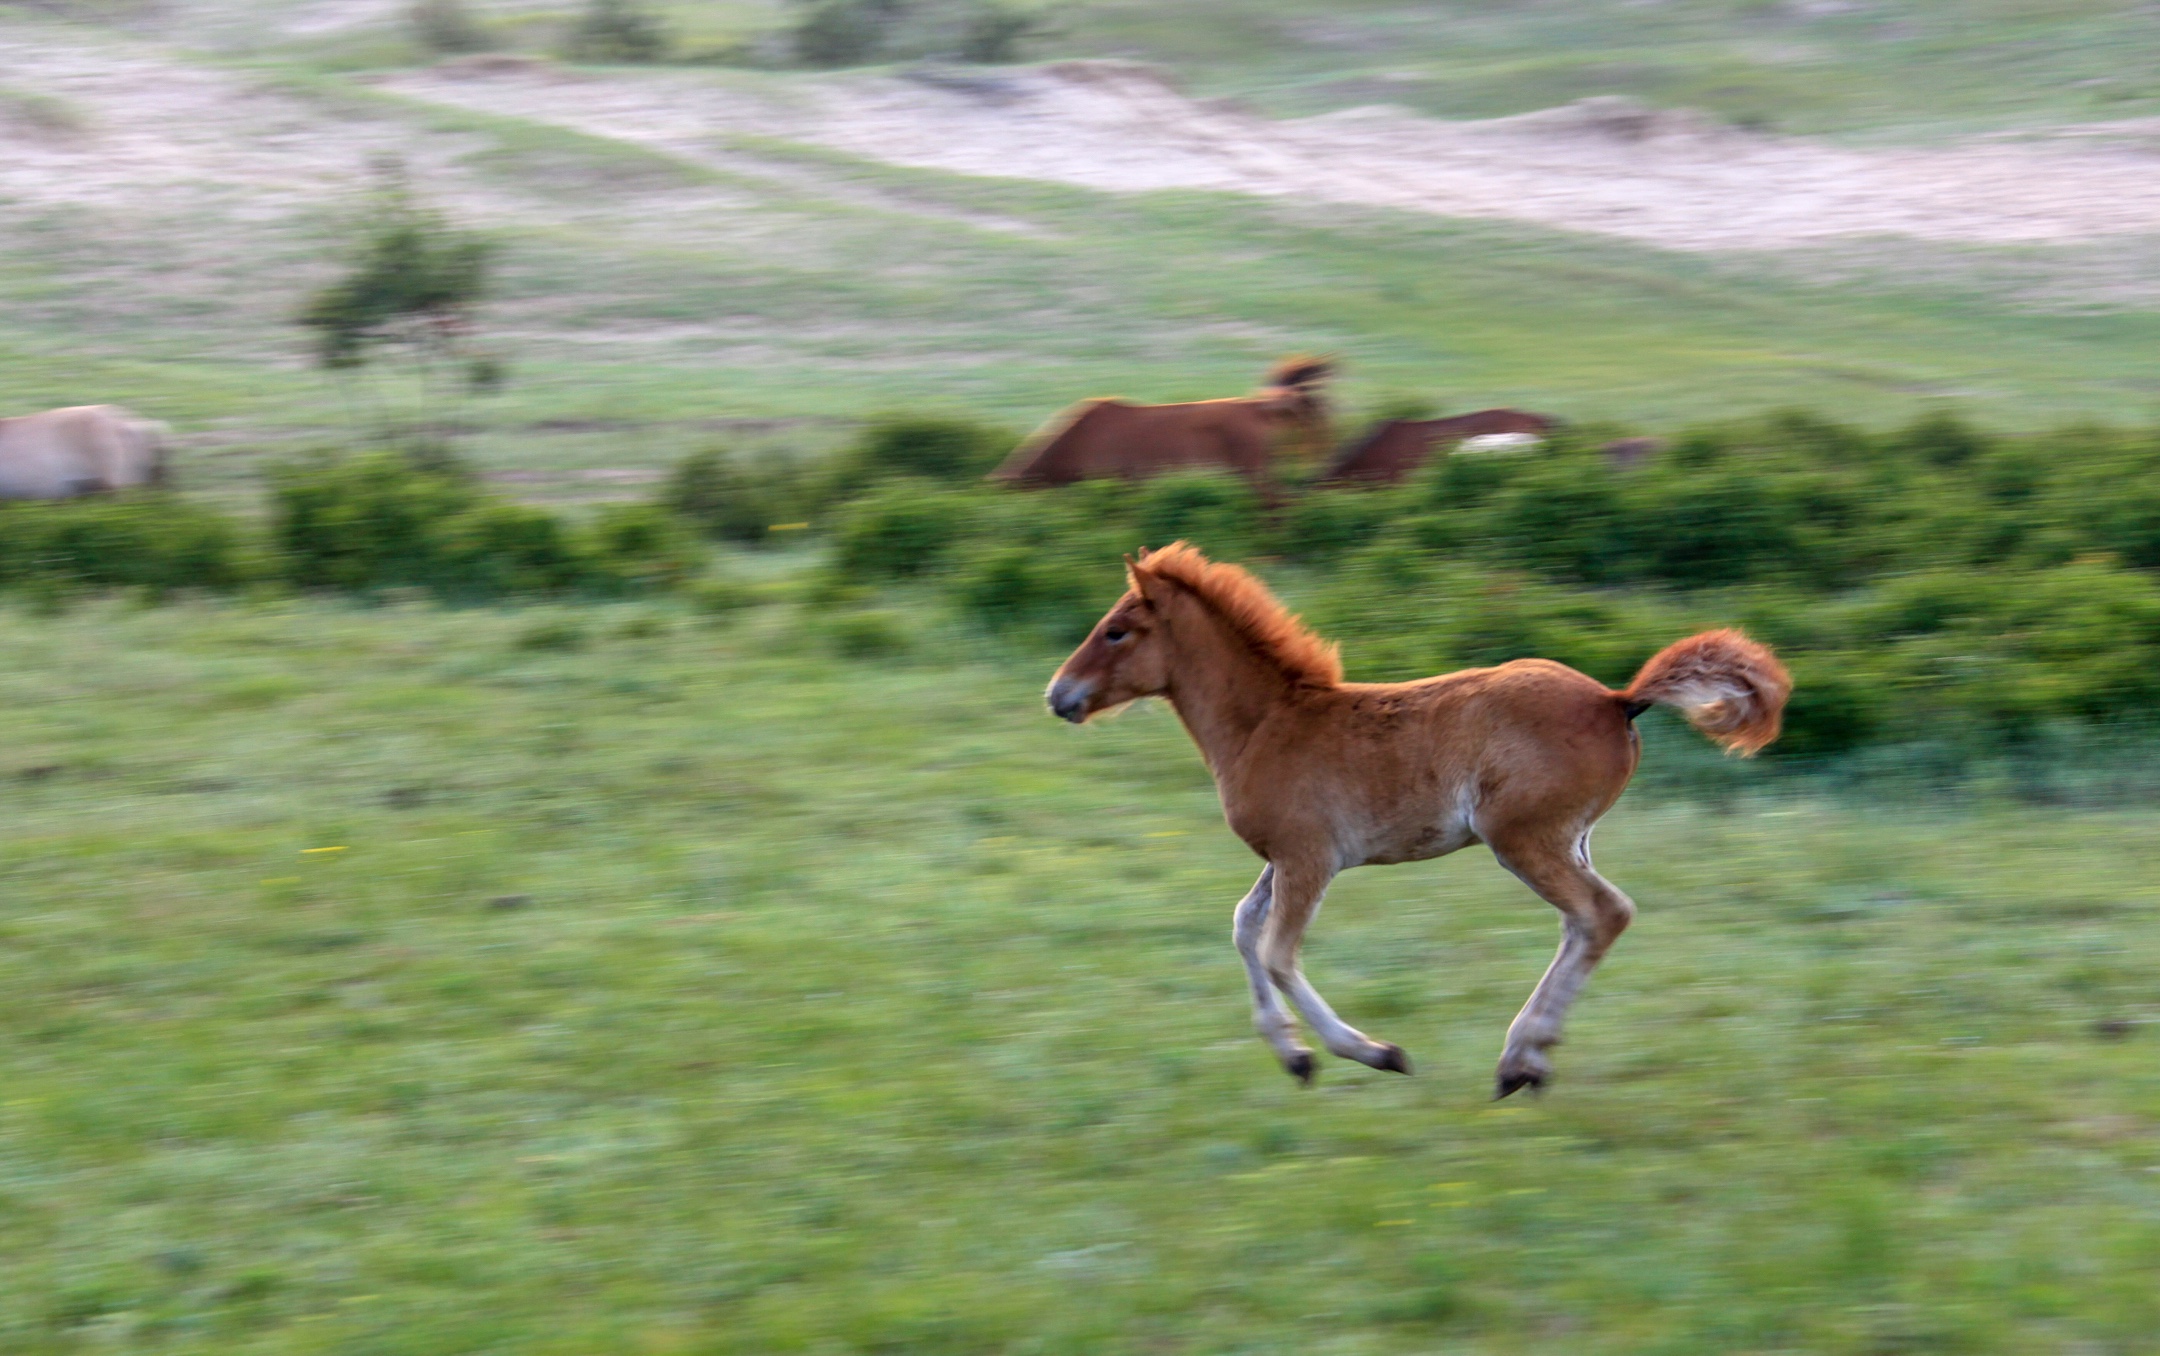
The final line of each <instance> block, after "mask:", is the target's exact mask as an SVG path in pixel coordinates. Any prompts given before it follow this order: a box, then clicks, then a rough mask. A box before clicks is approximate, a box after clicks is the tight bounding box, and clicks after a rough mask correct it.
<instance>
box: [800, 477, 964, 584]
mask: <svg viewBox="0 0 2160 1356" xmlns="http://www.w3.org/2000/svg"><path fill="white" fill-rule="evenodd" d="M986 498H987V496H985V495H984V494H983V493H982V492H980V491H976V492H961V491H955V490H946V489H940V488H938V487H937V486H934V485H927V484H924V483H923V482H921V481H912V480H902V481H894V482H893V483H891V484H888V485H884V486H881V487H879V488H878V489H876V490H874V491H872V492H871V493H870V494H868V495H866V496H864V497H863V498H862V499H860V500H858V501H856V502H855V503H852V504H850V505H848V506H847V508H846V510H845V511H844V512H843V514H842V515H841V518H840V520H839V524H838V526H837V527H836V529H835V530H834V533H833V564H834V566H835V567H836V568H837V570H838V571H839V573H840V575H841V576H842V577H844V578H848V579H904V578H907V577H909V576H912V575H917V574H921V573H922V572H923V571H925V570H927V569H929V568H930V567H931V566H932V565H934V564H936V563H938V562H939V561H940V560H942V559H943V558H944V557H945V556H946V555H947V553H949V552H950V551H951V550H952V549H953V547H954V546H955V545H956V544H957V543H959V542H961V541H962V540H965V539H966V538H967V537H968V536H969V535H970V534H971V532H972V530H973V528H974V525H975V524H976V523H977V522H979V521H980V519H981V518H982V516H983V513H984V509H985V499H986Z"/></svg>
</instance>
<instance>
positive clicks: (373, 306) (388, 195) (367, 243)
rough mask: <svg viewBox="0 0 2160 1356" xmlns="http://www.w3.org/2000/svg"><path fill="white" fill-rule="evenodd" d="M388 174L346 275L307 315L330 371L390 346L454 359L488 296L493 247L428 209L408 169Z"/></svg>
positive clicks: (390, 169) (384, 171) (389, 169)
mask: <svg viewBox="0 0 2160 1356" xmlns="http://www.w3.org/2000/svg"><path fill="white" fill-rule="evenodd" d="M380 174H381V178H380V182H379V183H378V184H377V186H376V189H375V192H374V195H373V198H372V200H371V202H370V204H369V207H368V212H367V215H366V217H365V219H364V220H363V221H362V223H361V227H360V231H359V239H358V241H357V245H356V248H355V250H354V258H353V260H352V262H351V264H350V266H349V267H348V268H347V270H346V274H345V276H344V277H342V278H340V279H339V280H338V281H336V282H334V283H331V284H330V285H329V286H327V287H325V288H323V289H322V290H321V291H319V292H317V293H316V294H315V295H314V296H313V297H311V298H309V300H308V303H307V305H306V306H305V307H304V308H303V309H302V311H301V313H300V323H301V324H302V325H305V326H306V327H307V328H309V329H311V330H313V331H315V353H316V357H317V359H318V361H320V362H321V363H322V365H323V366H324V367H330V368H341V367H357V366H359V365H360V364H361V363H363V362H365V361H366V360H367V355H368V351H369V350H370V349H371V348H373V347H374V346H376V345H378V344H383V343H403V344H407V345H411V346H415V347H417V348H418V349H420V350H421V351H422V352H423V353H430V354H447V353H448V352H449V351H450V350H451V349H452V348H454V347H455V345H456V344H457V342H458V341H459V339H460V337H461V336H462V335H463V334H465V333H466V332H467V331H468V330H469V329H470V328H471V314H472V310H473V308H474V307H475V306H477V305H478V304H479V303H480V302H481V301H482V300H483V299H484V298H485V297H486V295H487V287H488V266H489V263H490V261H491V259H492V257H493V254H494V246H493V244H492V243H491V242H489V241H488V240H486V239H484V238H483V237H480V236H477V235H474V234H472V233H470V232H467V231H461V230H457V229H456V228H454V227H452V226H451V225H450V224H449V222H448V221H447V220H445V219H444V218H443V216H442V215H441V214H440V213H437V212H435V211H432V210H430V209H429V208H427V207H424V206H422V205H421V203H420V202H419V201H418V199H416V198H415V197H414V196H413V193H412V188H411V185H410V184H409V183H408V182H407V181H406V178H405V175H404V171H403V170H402V168H400V167H397V166H395V165H385V166H383V167H382V168H381V171H380Z"/></svg>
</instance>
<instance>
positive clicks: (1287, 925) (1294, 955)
mask: <svg viewBox="0 0 2160 1356" xmlns="http://www.w3.org/2000/svg"><path fill="white" fill-rule="evenodd" d="M1274 870H1275V868H1274V866H1272V865H1270V866H1269V867H1268V870H1267V872H1263V873H1262V875H1261V879H1262V880H1263V881H1266V880H1267V879H1268V878H1269V875H1270V874H1271V873H1273V872H1274ZM1327 886H1328V874H1327V873H1324V872H1308V871H1297V870H1294V869H1293V870H1285V871H1284V872H1283V873H1282V875H1281V876H1280V877H1279V878H1277V879H1276V880H1275V882H1274V896H1275V898H1274V902H1273V905H1272V907H1271V908H1270V909H1269V910H1268V911H1267V916H1266V920H1265V922H1266V927H1265V931H1264V932H1263V934H1262V936H1261V938H1260V964H1261V966H1262V967H1263V968H1264V969H1265V970H1266V973H1267V977H1268V978H1270V979H1272V980H1273V981H1274V982H1275V984H1276V985H1277V987H1279V988H1280V989H1281V990H1282V991H1283V993H1285V994H1286V995H1288V996H1289V999H1290V1001H1291V1002H1292V1003H1295V1004H1297V1010H1298V1011H1299V1012H1300V1013H1302V1014H1304V1017H1305V1021H1306V1023H1307V1024H1308V1025H1310V1026H1311V1027H1312V1029H1313V1031H1314V1033H1315V1034H1316V1035H1318V1036H1319V1037H1320V1043H1321V1044H1322V1045H1325V1046H1326V1047H1327V1048H1328V1053H1329V1054H1331V1055H1338V1056H1340V1057H1342V1058H1343V1059H1354V1060H1356V1061H1357V1062H1358V1063H1360V1064H1369V1065H1371V1066H1372V1067H1373V1068H1375V1069H1387V1070H1390V1071H1392V1072H1394V1073H1402V1074H1406V1073H1408V1072H1410V1057H1409V1056H1408V1055H1406V1054H1404V1053H1403V1049H1402V1047H1401V1046H1399V1045H1391V1044H1389V1043H1388V1042H1386V1041H1376V1040H1374V1039H1373V1038H1372V1037H1370V1036H1368V1035H1366V1034H1365V1033H1364V1032H1362V1031H1360V1030H1358V1029H1357V1028H1356V1027H1354V1026H1352V1025H1350V1024H1349V1023H1348V1022H1346V1021H1344V1020H1343V1019H1342V1018H1340V1017H1337V1016H1336V1015H1335V1010H1334V1009H1333V1008H1331V1007H1329V1006H1328V1005H1327V1000H1326V999H1324V998H1322V997H1321V996H1320V993H1319V991H1318V990H1317V989H1315V988H1313V986H1312V984H1311V983H1310V982H1309V981H1308V980H1307V979H1306V978H1305V971H1304V970H1303V969H1302V968H1301V967H1300V966H1299V965H1298V946H1299V944H1300V943H1301V942H1302V941H1303V940H1304V937H1305V927H1306V925H1307V924H1308V923H1310V922H1311V921H1312V916H1313V914H1314V913H1315V912H1317V911H1318V910H1319V908H1320V897H1321V896H1322V895H1323V894H1325V893H1327ZM1239 949H1240V950H1243V949H1244V948H1243V945H1242V943H1241V944H1240V947H1239ZM1246 963H1247V966H1248V967H1250V965H1251V963H1252V962H1251V960H1250V958H1248V960H1247V962H1246ZM1256 987H1257V981H1256ZM1284 1066H1285V1067H1286V1068H1288V1069H1289V1070H1290V1072H1292V1073H1294V1074H1296V1075H1297V1076H1298V1077H1299V1078H1301V1079H1304V1080H1307V1081H1310V1080H1311V1078H1312V1068H1311V1062H1310V1060H1309V1059H1308V1061H1307V1063H1306V1066H1305V1067H1304V1068H1303V1069H1300V1068H1299V1067H1297V1066H1296V1065H1293V1064H1291V1063H1290V1062H1289V1061H1288V1060H1285V1061H1284Z"/></svg>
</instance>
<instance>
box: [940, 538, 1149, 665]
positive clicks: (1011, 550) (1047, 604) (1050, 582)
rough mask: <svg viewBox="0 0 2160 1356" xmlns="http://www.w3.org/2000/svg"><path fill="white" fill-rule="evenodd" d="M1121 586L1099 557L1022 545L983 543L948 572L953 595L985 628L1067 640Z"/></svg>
mask: <svg viewBox="0 0 2160 1356" xmlns="http://www.w3.org/2000/svg"><path fill="white" fill-rule="evenodd" d="M1106 586H1107V587H1106ZM1121 586H1122V580H1120V579H1119V577H1118V575H1117V574H1116V573H1115V571H1114V569H1110V568H1106V567H1105V563H1104V562H1103V561H1102V560H1093V561H1088V560H1080V559H1077V558H1075V556H1074V555H1072V554H1068V553H1058V554H1052V553H1049V552H1045V551H1043V550H1041V549H1039V548H1037V547H1033V546H1027V545H1015V544H1006V545H988V546H985V547H983V548H982V549H981V550H980V551H978V552H977V553H975V554H974V555H972V556H971V557H970V558H969V559H968V560H967V561H966V562H965V563H964V564H963V565H962V567H961V568H960V570H959V571H958V573H957V574H956V576H955V577H954V580H953V600H954V602H956V603H957V604H958V605H959V606H960V608H961V609H962V610H963V611H964V612H965V613H966V615H967V616H968V617H969V618H971V619H972V620H974V621H976V622H978V623H980V624H981V625H982V626H983V627H984V628H986V629H988V630H991V631H995V632H1000V633H1006V632H1019V633H1027V634H1032V635H1035V636H1039V637H1041V638H1042V639H1044V640H1046V641H1048V642H1050V643H1052V644H1059V645H1070V644H1073V643H1076V642H1077V641H1079V640H1080V639H1081V638H1082V637H1083V636H1085V635H1087V633H1088V629H1089V628H1090V627H1092V626H1093V625H1094V624H1095V619H1096V618H1098V617H1100V616H1101V615H1102V614H1103V612H1104V610H1105V609H1107V608H1108V607H1109V606H1110V604H1111V602H1112V601H1114V600H1115V599H1116V598H1117V596H1118V592H1119V589H1120V587H1121Z"/></svg>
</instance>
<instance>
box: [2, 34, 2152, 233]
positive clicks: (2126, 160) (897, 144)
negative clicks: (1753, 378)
mask: <svg viewBox="0 0 2160 1356" xmlns="http://www.w3.org/2000/svg"><path fill="white" fill-rule="evenodd" d="M333 7H334V6H333ZM381 83H382V85H383V86H384V87H386V88H388V89H390V90H393V91H396V92H399V93H402V94H405V95H409V96H412V97H415V98H419V99H425V100H430V101H435V102H440V103H444V104H452V105H457V106H459V107H463V108H469V109H475V110H480V111H485V112H493V113H502V114H510V115H515V116H518V117H523V118H530V119H534V120H538V121H542V122H549V123H555V124H558V125H561V126H565V127H570V128H574V129H576V130H579V131H583V132H588V133H592V134H597V135H600V136H606V137H612V138H617V139H620V140H623V141H627V142H631V143H634V144H638V145H641V146H645V147H648V148H650V149H654V150H658V151H662V152H665V153H668V154H671V155H675V156H679V157H682V158H684V159H687V160H692V161H697V162H701V163H706V164H713V165H719V166H729V167H735V168H742V167H744V162H743V157H741V156H740V155H739V154H738V153H735V152H732V151H731V150H730V148H729V145H728V139H729V138H730V137H736V136H761V137H775V138H781V139H785V140H791V141H797V142H804V143H809V144H814V145H820V146H826V147H831V148H834V149H837V150H841V151H846V152H849V153H852V154H855V155H860V156H863V157H866V158H869V159H873V160H879V161H885V162H889V163H893V164H899V165H912V166H922V167H929V168H936V169H943V170H951V171H956V172H959V173H963V174H981V175H1000V176H1009V177H1016V178H1022V179H1037V180H1047V181H1052V182H1058V183H1069V184H1077V185H1083V186H1086V187H1089V188H1096V189H1105V190H1110V191H1115V192H1130V191H1139V190H1147V189H1170V188H1195V189H1215V190H1223V191H1229V192H1237V193H1249V194H1254V195H1259V196H1265V197H1273V198H1288V199H1298V200H1303V201H1308V202H1320V203H1330V202H1332V203H1345V204H1361V205H1372V206H1382V207H1392V208H1403V209H1409V210H1412V211H1419V212H1428V213H1432V214H1435V215H1439V216H1450V217H1479V218H1489V219H1503V220H1515V221H1525V222H1533V223H1536V224H1538V225H1541V226H1549V227H1557V228H1560V229H1564V230H1571V231H1583V232H1590V233H1595V234H1602V235H1609V236H1617V237H1621V238H1625V239H1628V240H1633V241H1638V242H1641V243H1644V244H1649V245H1655V246H1659V247H1663V248H1668V249H1681V250H1714V251H1732V250H1739V251H1765V250H1771V251H1775V250H1787V249H1795V248H1801V247H1807V246H1815V245H1822V244H1826V243H1832V242H1836V241H1840V240H1852V239H1854V238H1859V237H1878V238H1881V237H1902V238H1906V239H1909V240H1917V241H1930V242H1950V243H1970V244H1988V245H2007V244H2070V243H2077V242H2088V241H2094V240H2103V239H2108V238H2125V237H2134V236H2140V235H2160V120H2152V121H2146V122H2139V123H2130V122H2125V123H2113V124H2095V125H2089V126H2084V127H2075V128H2068V129H2059V130H2056V131H2053V132H2050V133H2047V134H2045V135H2034V136H2030V137H2025V138H2001V137H1998V138H1990V139H1976V140H1970V141H1965V142H1961V143H1957V144H1952V145H1947V146H1938V147H1928V148H1898V149H1859V148H1853V147H1846V146H1838V145H1832V144H1828V143H1823V142H1814V141H1806V140H1800V139H1794V138H1787V137H1774V136H1766V135H1760V134H1756V133H1751V132H1746V131H1742V130H1739V129H1735V128H1731V127H1726V126H1722V125H1719V124H1716V123H1713V122H1711V121H1709V120H1707V119H1704V118H1701V117H1699V116H1696V115H1693V114H1689V113H1686V112H1673V111H1659V110H1653V109H1648V108H1644V107H1642V106H1640V105H1636V104H1633V103H1630V102H1628V101H1625V100H1617V99H1594V100H1586V101H1584V102H1582V103H1578V104H1572V105H1568V106H1566V107H1562V108H1555V109H1548V110H1545V111H1543V112H1539V113H1532V114H1525V115H1522V116H1519V117H1513V118H1502V119H1495V120H1490V121H1483V122H1441V121H1436V120H1433V119H1428V118H1420V117H1415V116H1412V115H1410V114H1407V113H1404V112H1401V111H1399V110H1391V109H1386V108H1366V109H1356V110H1351V111H1348V112H1342V113H1335V114H1329V115H1326V116H1322V117H1315V118H1304V119H1297V120H1290V121H1276V120H1270V119H1267V118H1263V117H1260V116H1257V115H1255V114H1253V113H1251V112H1248V111H1246V110H1243V109H1240V108H1237V107H1234V106H1230V105H1227V104H1224V103H1220V102H1210V101H1202V100H1195V99H1191V98H1188V97H1186V96H1185V95H1183V94H1182V93H1180V92H1179V91H1178V90H1177V89H1176V88H1175V87H1174V86H1173V85H1172V84H1171V83H1170V82H1169V81H1167V80H1166V79H1165V78H1164V77H1163V76H1162V75H1161V74H1160V73H1159V72H1157V71H1155V70H1152V69H1150V68H1147V67H1143V66H1137V65H1132V64H1129V63H1118V62H1063V63H1058V64H1054V65H1050V66H1045V67H1041V68H1036V69H1030V70H1018V71H1001V72H983V71H951V72H942V73H941V72H934V71H933V72H917V73H914V74H912V75H904V76H892V75H882V76H855V77H841V78H828V79H819V80H779V79H769V78H768V79H759V78H743V77H718V78H715V77H713V76H711V75H708V74H704V73H698V72H682V71H672V72H655V73H650V74H641V75H629V74H607V75H601V74H594V73H587V72H578V71H570V70H563V69H558V68H556V67H553V66H551V65H549V64H547V63H544V62H533V61H521V60H516V59H502V58H477V59H468V60H466V61H462V62H452V63H446V64H445V65H442V66H438V67H436V68H433V69H431V70H427V71H420V72H410V73H405V74H400V75H397V76H394V77H389V78H386V79H384V80H383V81H382V82H381ZM0 88H7V89H13V90H17V91H34V92H37V93H39V94H44V95H51V96H57V97H58V98H59V99H61V100H64V101H65V102H66V104H67V105H68V107H69V108H70V109H71V110H74V111H75V112H77V113H79V114H80V120H81V123H82V130H81V131H79V132H73V133H56V132H54V131H52V130H51V129H49V128H40V127H37V126H32V125H29V124H27V123H24V122H22V121H21V120H17V121H14V122H10V121H8V120H5V119H0V197H4V198H6V199H10V200H12V201H14V202H16V203H18V204H51V203H59V202H96V203H99V204H101V205H103V206H105V207H108V208H109V207H112V206H115V205H121V204H126V203H130V202H134V203H138V204H144V205H155V206H156V207H158V208H161V209H171V208H175V207H178V206H181V205H182V203H183V202H184V201H185V200H187V199H190V198H193V199H196V200H198V201H200V200H203V199H210V200H216V201H217V202H218V203H219V205H220V206H221V207H222V209H223V211H224V212H225V213H226V214H229V215H232V216H237V217H241V218H246V217H248V216H251V215H252V216H256V217H275V216H279V215H282V214H284V213H285V212H287V211H291V210H294V209H296V208H300V207H301V206H302V205H303V204H319V203H321V202H323V201H324V199H325V198H326V197H328V196H334V195H335V194H337V193H340V192H343V191H346V190H348V189H349V188H350V186H351V185H352V184H353V183H354V182H355V180H356V177H358V176H359V175H360V174H361V173H362V172H363V170H364V167H365V164H366V162H367V160H368V158H369V157H370V156H372V155H374V154H377V153H379V152H382V151H386V150H398V151H400V152H401V153H403V154H405V155H406V156H407V157H408V158H409V159H411V160H412V161H414V164H415V168H416V169H419V170H422V171H423V172H424V171H426V170H427V169H428V168H429V167H430V166H431V165H440V166H442V167H444V168H445V169H446V170H447V169H448V167H450V166H451V165H453V164H454V163H455V161H456V160H457V158H458V157H459V156H460V154H462V153H463V152H464V151H465V150H466V149H468V147H467V146H465V145H464V144H463V139H461V138H456V137H450V136H443V135H440V134H432V135H431V134H424V133H420V132H417V131H415V130H413V129H412V128H410V127H408V126H405V125H403V124H402V123H400V122H399V121H398V120H396V119H394V118H387V117H386V118H382V119H379V120H367V119H351V118H339V117H337V116H334V115H333V114H331V113H330V112H329V111H327V110H326V109H324V108H323V107H321V106H320V105H318V104H315V103H312V102H310V101H306V100H301V99H295V98H290V97H286V96H283V95H280V94H278V93H275V92H273V91H269V90H266V89H263V88H261V87H258V86H255V85H252V84H250V83H249V82H248V81H246V80H244V79H242V78H240V77H237V76H235V75H232V74H230V73H227V72H223V71H219V70H215V69H211V68H206V67H200V66H194V65H190V64H188V63H186V62H185V61H181V60H176V59H173V58H171V57H168V56H166V55H164V54H161V53H159V52H156V51H155V50H153V49H150V48H147V47H138V46H134V45H129V44H124V43H120V42H112V43H99V44H81V45H71V44H68V43H65V42H63V41H60V40H58V39H56V38H55V37H54V36H52V35H50V34H31V35H26V36H0ZM758 172H760V173H762V174H765V175H768V176H769V175H770V174H771V173H773V172H774V171H773V167H772V165H771V162H770V161H767V162H766V163H765V164H764V165H763V166H761V167H760V168H759V171H758ZM448 177H449V178H452V179H455V178H457V177H459V176H456V175H454V174H451V175H449V176H448ZM819 177H820V178H821V179H822V180H825V181H826V182H827V184H828V186H829V185H830V180H831V176H829V175H821V176H819ZM461 187H462V188H463V189H464V190H465V191H467V192H476V191H479V186H478V185H476V184H472V183H470V182H468V183H466V184H464V185H461ZM865 191H870V190H869V189H868V188H867V187H866V188H865ZM470 205H472V206H476V207H478V206H483V205H485V206H490V207H492V208H494V209H495V210H496V211H498V212H509V213H512V214H516V213H517V205H513V204H511V203H508V202H501V201H499V202H495V203H492V204H481V203H478V202H473V203H471V204H470ZM525 206H528V207H529V206H530V205H525ZM555 207H556V209H557V210H560V209H561V207H562V205H561V204H556V205H555ZM978 224H984V225H990V226H996V225H997V224H998V223H996V222H985V223H978Z"/></svg>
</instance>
